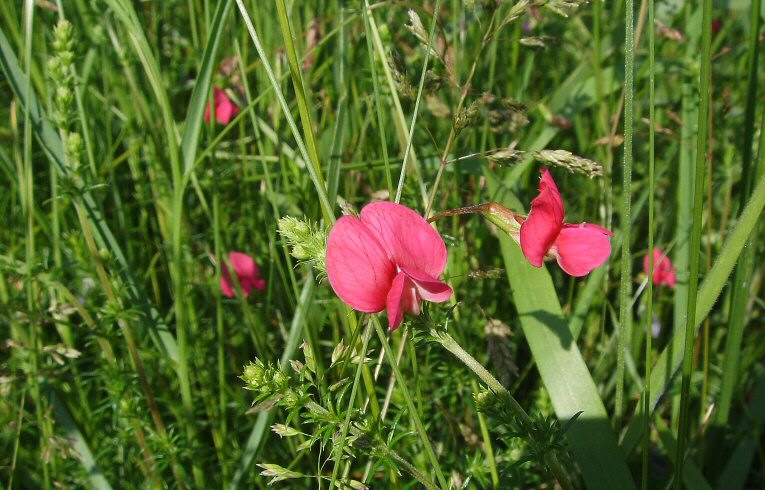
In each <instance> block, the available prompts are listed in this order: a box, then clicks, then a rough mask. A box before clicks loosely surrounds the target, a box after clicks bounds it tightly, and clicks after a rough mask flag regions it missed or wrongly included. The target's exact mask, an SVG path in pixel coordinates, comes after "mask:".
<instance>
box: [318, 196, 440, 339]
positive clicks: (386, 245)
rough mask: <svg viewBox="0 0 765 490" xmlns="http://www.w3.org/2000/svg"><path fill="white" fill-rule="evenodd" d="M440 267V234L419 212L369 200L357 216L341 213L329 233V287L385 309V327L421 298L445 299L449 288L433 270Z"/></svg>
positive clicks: (362, 306) (368, 307) (353, 301)
mask: <svg viewBox="0 0 765 490" xmlns="http://www.w3.org/2000/svg"><path fill="white" fill-rule="evenodd" d="M445 267H446V246H445V245H444V241H443V239H442V238H441V236H440V235H439V234H438V232H436V230H435V229H433V227H431V226H430V225H429V224H428V223H427V222H426V221H425V220H424V219H423V218H422V216H420V215H419V214H417V213H416V212H414V211H413V210H411V209H409V208H407V207H406V206H402V205H400V204H394V203H391V202H374V203H371V204H368V205H367V206H365V207H364V209H362V210H361V217H360V218H356V217H355V216H343V217H342V218H340V219H339V220H337V223H335V226H334V227H333V228H332V231H331V232H330V234H329V240H328V243H327V276H328V277H329V283H330V285H331V286H332V289H334V291H335V293H337V295H338V296H339V297H340V299H342V300H343V301H345V302H346V303H347V304H348V305H349V306H350V307H351V308H354V309H356V310H358V311H362V312H365V313H377V312H380V311H382V310H384V309H387V310H388V324H389V325H390V329H391V330H395V329H396V328H398V326H399V325H401V321H402V320H403V318H404V313H412V314H414V315H418V314H419V313H420V305H421V303H422V301H423V300H427V301H433V302H436V303H440V302H443V301H446V300H448V299H449V298H450V297H451V295H452V289H451V288H450V287H449V286H448V285H447V284H446V283H444V282H443V281H441V280H439V279H438V276H440V275H441V273H442V272H443V271H444V268H445Z"/></svg>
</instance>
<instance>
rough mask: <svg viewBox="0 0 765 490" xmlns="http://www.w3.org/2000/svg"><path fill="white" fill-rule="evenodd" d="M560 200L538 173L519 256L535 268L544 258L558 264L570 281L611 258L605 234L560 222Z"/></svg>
mask: <svg viewBox="0 0 765 490" xmlns="http://www.w3.org/2000/svg"><path fill="white" fill-rule="evenodd" d="M563 214H564V207H563V200H562V199H561V197H560V192H558V187H557V186H556V185H555V181H554V180H553V178H552V175H550V171H549V170H547V169H546V168H543V169H542V178H541V180H540V182H539V195H538V196H537V197H536V198H534V200H533V201H531V212H529V216H528V217H527V218H526V220H525V221H524V222H523V224H521V233H520V242H521V249H522V250H523V255H525V256H526V259H528V261H529V262H530V263H531V265H533V266H535V267H541V266H542V262H543V260H544V258H545V257H546V256H547V257H551V258H555V259H556V260H557V261H558V265H560V267H561V269H563V270H564V271H565V272H566V273H567V274H569V275H572V276H574V277H581V276H586V275H587V274H589V273H590V272H592V271H593V270H594V269H596V268H598V267H600V266H601V265H603V263H605V261H606V260H607V259H608V256H609V255H611V242H610V240H609V237H611V236H614V234H613V233H611V232H610V231H609V230H607V229H605V228H603V227H601V226H598V225H593V224H590V223H579V224H568V223H564V222H563Z"/></svg>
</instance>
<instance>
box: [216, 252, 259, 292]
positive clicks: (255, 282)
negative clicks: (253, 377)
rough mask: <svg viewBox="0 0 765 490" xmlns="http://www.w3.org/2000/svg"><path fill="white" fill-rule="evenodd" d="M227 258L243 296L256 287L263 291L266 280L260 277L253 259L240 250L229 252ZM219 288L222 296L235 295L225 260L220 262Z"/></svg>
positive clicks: (232, 281) (232, 280)
mask: <svg viewBox="0 0 765 490" xmlns="http://www.w3.org/2000/svg"><path fill="white" fill-rule="evenodd" d="M228 260H229V261H230V262H231V265H232V267H233V268H234V274H236V278H237V280H238V281H239V285H240V286H241V287H242V293H243V294H244V297H245V298H246V297H248V296H249V295H250V291H252V290H253V289H256V290H258V291H263V290H264V289H265V288H266V280H265V279H261V278H260V269H259V268H258V264H256V263H255V260H254V259H253V258H252V257H250V256H249V255H247V254H243V253H241V252H231V253H229V254H228ZM220 289H221V291H222V292H223V295H224V296H227V297H229V298H234V297H235V296H236V293H235V292H234V291H235V287H234V279H233V278H232V277H231V271H229V268H228V265H226V262H225V261H224V262H222V263H221V277H220Z"/></svg>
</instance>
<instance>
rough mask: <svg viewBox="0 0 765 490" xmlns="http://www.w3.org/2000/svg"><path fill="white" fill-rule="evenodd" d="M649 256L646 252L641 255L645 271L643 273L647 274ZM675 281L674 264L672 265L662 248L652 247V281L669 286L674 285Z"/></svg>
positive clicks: (658, 284)
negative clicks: (643, 255)
mask: <svg viewBox="0 0 765 490" xmlns="http://www.w3.org/2000/svg"><path fill="white" fill-rule="evenodd" d="M649 266H650V264H649V257H648V254H645V257H643V270H644V271H645V275H646V276H647V275H648V273H649V272H650V271H649ZM676 282H677V271H676V270H675V266H673V265H672V262H671V261H670V260H669V257H667V256H666V255H665V254H664V252H663V251H662V249H660V248H654V249H653V283H654V284H655V285H657V286H669V287H671V288H673V287H675V283H676Z"/></svg>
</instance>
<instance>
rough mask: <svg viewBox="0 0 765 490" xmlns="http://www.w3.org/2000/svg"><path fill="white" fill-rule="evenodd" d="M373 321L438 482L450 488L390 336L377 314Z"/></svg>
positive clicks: (445, 487) (442, 486) (443, 486)
mask: <svg viewBox="0 0 765 490" xmlns="http://www.w3.org/2000/svg"><path fill="white" fill-rule="evenodd" d="M371 321H372V322H374V325H375V330H376V331H377V336H378V337H379V338H380V343H381V344H382V346H383V350H384V351H385V357H386V358H387V359H388V363H390V365H391V368H393V374H394V375H395V376H396V379H399V380H401V382H400V383H399V384H398V385H399V387H400V388H401V394H402V395H403V396H404V400H406V406H407V409H408V410H409V413H410V414H411V416H412V419H413V420H414V426H415V428H416V429H417V434H418V435H419V436H420V439H421V440H422V444H423V446H425V452H426V453H427V455H428V459H430V464H432V465H433V469H434V470H435V472H436V477H437V478H438V483H439V484H440V485H441V488H444V489H447V488H449V485H448V484H447V483H446V479H445V478H444V474H443V472H442V471H441V466H440V465H439V464H438V458H437V457H436V453H435V452H434V451H433V446H432V445H431V444H430V439H429V438H428V433H427V432H426V431H425V426H424V425H422V421H421V420H420V416H419V415H418V414H417V407H415V406H414V401H413V400H412V396H411V395H410V394H409V389H408V388H407V387H406V383H405V382H404V378H403V376H402V375H401V370H400V369H399V367H398V363H397V362H396V356H395V354H394V353H393V349H391V346H390V343H389V342H388V338H387V337H386V336H385V332H384V331H383V329H382V326H380V319H379V318H378V317H377V316H376V315H375V316H372V319H371Z"/></svg>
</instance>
